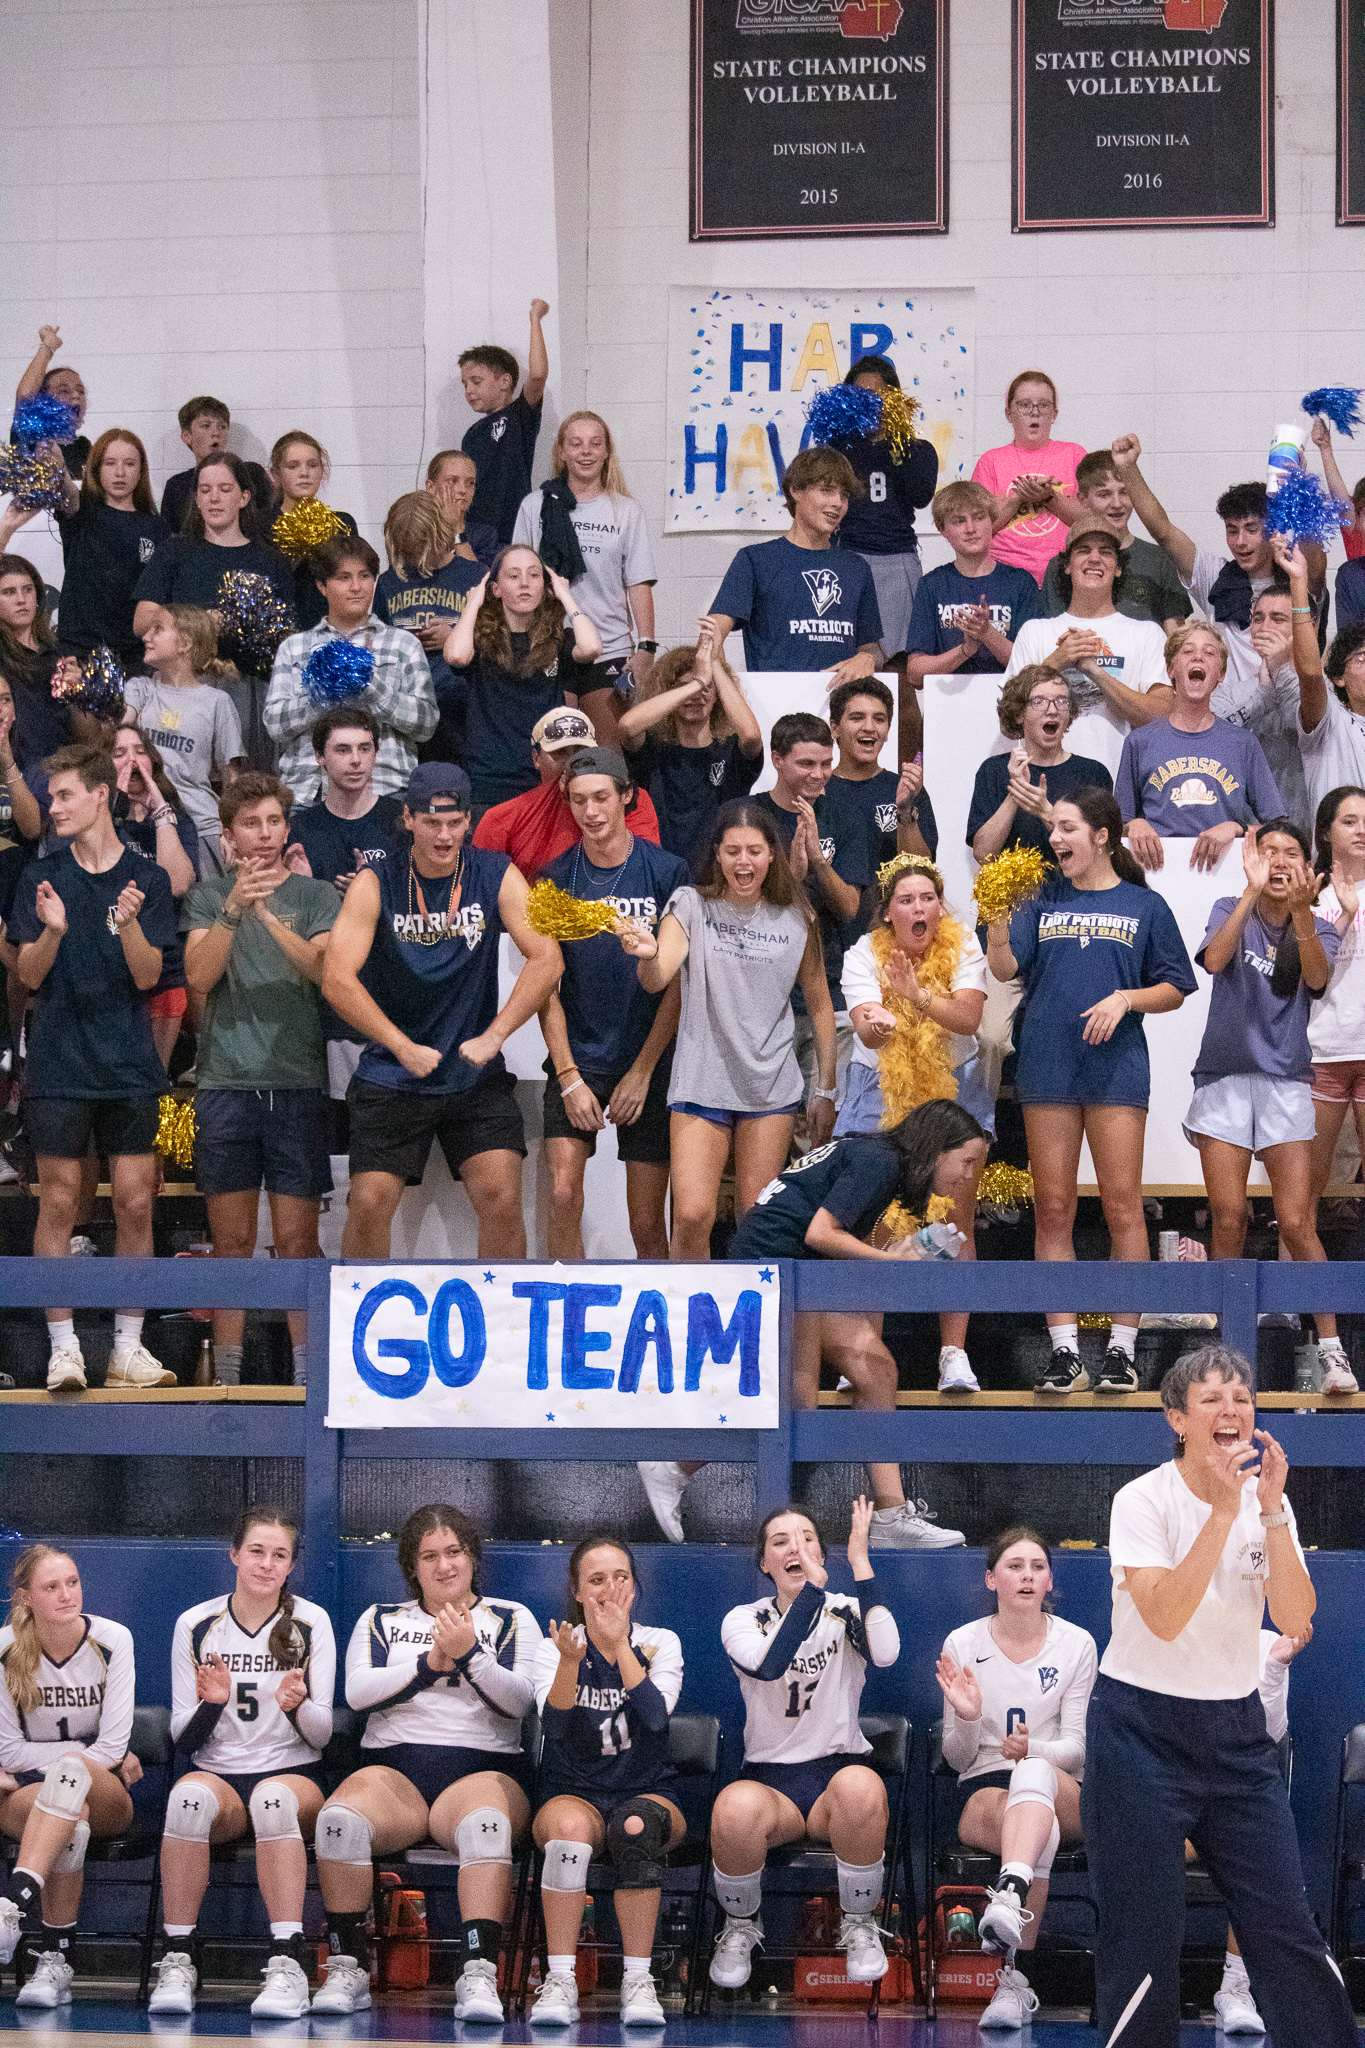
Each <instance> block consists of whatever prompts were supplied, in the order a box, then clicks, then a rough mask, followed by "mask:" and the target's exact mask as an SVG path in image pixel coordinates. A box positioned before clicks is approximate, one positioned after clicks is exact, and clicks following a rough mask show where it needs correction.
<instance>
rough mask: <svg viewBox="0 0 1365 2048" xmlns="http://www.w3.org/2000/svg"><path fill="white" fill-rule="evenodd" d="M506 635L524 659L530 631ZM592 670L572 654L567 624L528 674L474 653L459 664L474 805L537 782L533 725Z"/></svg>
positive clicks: (516, 658)
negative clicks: (548, 657)
mask: <svg viewBox="0 0 1365 2048" xmlns="http://www.w3.org/2000/svg"><path fill="white" fill-rule="evenodd" d="M511 640H512V658H513V660H514V661H522V660H524V659H525V657H526V652H527V649H528V647H529V645H530V637H529V635H528V634H526V633H513V634H512V635H511ZM591 672H592V671H591V664H589V663H587V662H577V661H575V660H574V658H573V629H572V628H570V629H569V631H568V632H567V633H565V635H564V638H563V640H562V641H561V642H560V647H559V653H558V655H557V656H556V657H555V658H554V659H553V660H552V661H551V663H550V665H549V667H548V668H545V669H536V670H535V671H534V672H533V673H532V674H531V675H517V674H516V673H515V672H514V671H513V670H511V669H505V668H493V667H491V666H490V665H489V664H488V663H487V662H485V661H484V659H483V657H482V656H481V655H478V654H476V655H475V656H474V659H473V660H472V661H471V662H470V663H469V666H468V667H467V668H466V669H465V670H464V676H465V687H466V691H467V695H466V699H465V750H464V756H463V765H464V768H465V770H466V773H467V774H468V776H469V780H470V782H471V783H472V784H473V787H474V803H475V805H476V807H478V808H480V809H486V808H487V807H488V806H489V805H490V804H505V803H507V802H508V800H509V799H510V798H512V797H514V796H521V795H523V794H524V792H525V791H526V790H528V789H535V788H536V787H537V785H538V784H539V782H540V775H539V773H538V771H537V769H536V765H535V762H534V761H533V760H532V759H531V731H532V728H533V727H534V726H535V724H536V722H537V720H538V719H541V718H543V717H544V716H545V713H546V712H547V711H553V710H554V708H555V706H556V705H557V704H562V703H563V702H564V692H565V691H566V690H568V691H570V692H571V693H576V692H577V690H578V687H579V683H580V682H581V681H582V680H583V679H584V678H585V677H587V676H589V675H590V674H591Z"/></svg>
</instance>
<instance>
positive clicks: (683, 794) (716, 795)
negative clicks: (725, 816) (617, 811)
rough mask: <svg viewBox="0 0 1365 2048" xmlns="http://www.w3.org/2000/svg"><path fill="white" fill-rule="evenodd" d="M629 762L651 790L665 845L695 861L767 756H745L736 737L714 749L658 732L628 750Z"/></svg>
mask: <svg viewBox="0 0 1365 2048" xmlns="http://www.w3.org/2000/svg"><path fill="white" fill-rule="evenodd" d="M626 761H627V764H628V765H629V768H630V772H631V774H632V775H634V776H635V777H636V778H637V780H638V783H639V786H640V788H641V789H645V790H647V791H648V792H649V799H650V802H651V803H652V804H653V806H654V810H655V814H656V816H657V817H658V820H659V844H660V846H666V847H667V848H668V851H669V852H670V853H676V854H678V855H680V856H681V858H682V859H683V860H686V861H691V860H693V859H695V858H696V855H697V852H698V849H699V844H700V841H701V839H702V837H703V836H704V834H705V832H706V829H707V827H708V826H709V825H710V823H711V820H712V818H714V817H715V815H716V812H717V811H718V810H719V809H720V806H721V805H722V804H728V803H729V802H730V801H731V799H732V798H734V797H740V796H747V795H748V794H749V791H750V790H751V789H752V788H753V786H754V783H755V782H756V781H757V780H758V773H759V770H760V769H761V768H762V766H763V755H762V753H761V752H759V753H757V754H746V753H745V752H744V751H743V750H742V748H741V747H740V744H739V739H738V736H737V735H736V734H734V733H731V734H730V737H729V738H728V739H724V740H712V741H711V743H710V745H709V746H705V747H683V746H680V745H679V744H678V742H677V741H676V740H671V739H669V738H668V737H667V736H666V735H665V734H663V733H660V732H658V731H655V732H647V733H646V734H645V736H644V738H643V739H642V740H641V742H640V744H639V746H637V747H635V748H634V749H630V748H628V749H627V751H626Z"/></svg>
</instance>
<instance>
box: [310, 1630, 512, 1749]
mask: <svg viewBox="0 0 1365 2048" xmlns="http://www.w3.org/2000/svg"><path fill="white" fill-rule="evenodd" d="M469 1618H470V1620H471V1621H472V1622H473V1624H474V1630H475V1633H476V1635H477V1636H478V1639H479V1640H478V1643H477V1645H476V1646H475V1648H474V1649H472V1650H470V1651H469V1653H468V1655H467V1656H464V1657H462V1658H461V1659H460V1661H459V1663H458V1664H457V1665H456V1666H455V1668H454V1670H452V1671H433V1670H432V1668H431V1666H430V1664H429V1663H428V1661H427V1653H428V1651H429V1650H430V1648H431V1637H432V1629H433V1627H434V1623H433V1620H432V1617H431V1615H429V1614H428V1613H427V1612H426V1610H425V1609H424V1608H423V1606H422V1604H421V1602H420V1601H419V1600H400V1601H393V1602H384V1601H380V1602H377V1603H376V1604H375V1605H374V1606H373V1607H367V1608H366V1609H365V1612H364V1613H363V1614H362V1615H361V1617H360V1619H359V1621H358V1622H357V1623H356V1625H355V1627H354V1629H353V1630H352V1631H351V1640H350V1643H349V1645H348V1646H347V1650H346V1703H347V1705H348V1706H352V1707H354V1708H355V1709H356V1711H357V1712H358V1713H368V1714H369V1717H370V1718H369V1721H368V1722H367V1724H366V1727H365V1733H364V1735H363V1736H362V1737H361V1741H360V1746H361V1748H362V1749H388V1748H390V1747H392V1745H393V1744H394V1743H398V1742H420V1743H425V1744H426V1745H428V1746H429V1747H432V1748H441V1749H493V1750H501V1751H502V1752H503V1753H504V1754H506V1755H508V1756H515V1755H516V1754H517V1752H518V1751H519V1750H520V1748H521V1723H522V1717H523V1716H524V1715H525V1713H526V1711H527V1709H528V1708H529V1707H530V1704H531V1701H532V1698H533V1697H534V1694H533V1691H532V1675H533V1671H534V1667H535V1657H536V1650H537V1647H538V1645H539V1643H540V1639H541V1638H540V1624H539V1623H538V1622H537V1620H536V1618H535V1616H534V1614H532V1612H531V1610H530V1608H529V1607H523V1606H522V1604H521V1602H520V1601H519V1600H476V1601H475V1602H474V1603H473V1604H472V1606H471V1607H470V1610H469Z"/></svg>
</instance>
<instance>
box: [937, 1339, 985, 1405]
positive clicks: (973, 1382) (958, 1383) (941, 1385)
mask: <svg viewBox="0 0 1365 2048" xmlns="http://www.w3.org/2000/svg"><path fill="white" fill-rule="evenodd" d="M938 1390H939V1392H940V1394H979V1393H980V1392H981V1382H980V1380H979V1379H978V1378H977V1376H976V1374H975V1373H974V1372H973V1371H972V1362H971V1360H970V1358H968V1356H967V1354H966V1352H965V1351H964V1350H963V1349H962V1348H961V1346H960V1345H958V1344H945V1345H944V1347H943V1349H942V1350H941V1351H940V1352H939V1354H938Z"/></svg>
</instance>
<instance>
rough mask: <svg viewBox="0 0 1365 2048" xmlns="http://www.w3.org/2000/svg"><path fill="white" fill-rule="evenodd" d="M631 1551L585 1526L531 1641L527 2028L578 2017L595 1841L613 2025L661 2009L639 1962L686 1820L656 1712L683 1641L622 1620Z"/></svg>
mask: <svg viewBox="0 0 1365 2048" xmlns="http://www.w3.org/2000/svg"><path fill="white" fill-rule="evenodd" d="M638 1591H639V1587H638V1583H637V1580H636V1575H635V1559H634V1556H633V1555H632V1553H631V1551H630V1549H629V1547H628V1545H626V1544H624V1543H621V1542H619V1541H618V1540H617V1539H616V1538H615V1537H614V1536H589V1537H587V1538H585V1539H584V1541H583V1542H582V1543H580V1544H578V1545H577V1546H576V1547H575V1549H574V1551H573V1554H572V1555H571V1557H570V1558H569V1608H568V1619H567V1620H565V1621H562V1622H558V1623H556V1622H553V1621H552V1622H551V1623H550V1633H549V1636H548V1637H547V1638H545V1639H544V1640H542V1641H541V1642H540V1643H539V1644H538V1646H537V1649H536V1667H535V1686H536V1702H537V1705H538V1706H539V1708H540V1711H541V1716H542V1719H543V1721H544V1728H545V1740H544V1747H543V1749H542V1752H541V1760H540V1777H539V1780H538V1784H537V1792H538V1795H539V1798H540V1806H539V1809H538V1811H537V1813H536V1817H535V1824H534V1834H535V1842H536V1847H537V1848H538V1849H539V1850H540V1851H541V1852H542V1855H543V1856H544V1859H545V1860H544V1866H543V1868H542V1871H541V1878H540V1903H541V1907H542V1909H543V1911H544V1915H545V1943H546V1950H547V1960H548V1963H549V1969H548V1971H547V1973H546V1977H545V1981H544V1983H543V1984H542V1985H541V1987H540V1995H539V1997H538V1998H537V1999H536V2002H535V2004H534V2006H533V2007H532V2008H531V2025H532V2026H533V2027H566V2026H572V2025H573V2023H574V2022H575V2021H576V2020H577V2018H578V1985H577V1983H576V1981H575V1978H574V1951H575V1950H576V1948H577V1947H578V1930H579V1927H580V1925H581V1924H582V1920H583V1907H584V1903H585V1900H586V1897H587V1887H588V1866H589V1864H590V1863H591V1861H592V1858H593V1856H594V1855H599V1856H600V1855H601V1853H602V1851H603V1849H605V1850H606V1851H607V1853H608V1855H609V1856H610V1858H611V1862H612V1865H613V1868H614V1870H615V1873H616V1885H615V1889H614V1891H613V1893H612V1902H613V1905H614V1907H615V1911H616V1919H617V1924H618V1925H619V1927H620V1930H621V1947H622V1950H623V1959H622V1969H621V2024H622V2026H623V2027H656V2028H661V2027H662V2026H663V2024H664V2010H663V2007H662V2006H661V2005H660V2003H659V1995H658V1993H657V1991H656V1990H655V1988H654V1980H653V1978H652V1977H651V1976H650V1973H649V1964H650V1957H651V1955H652V1953H653V1949H654V1929H655V1926H656V1924H657V1922H658V1918H659V1894H660V1889H661V1886H662V1883H663V1875H664V1873H663V1858H664V1857H666V1856H667V1854H668V1852H669V1850H670V1849H673V1848H676V1847H677V1845H678V1843H679V1842H681V1841H682V1840H683V1838H684V1836H685V1835H686V1833H687V1822H686V1821H685V1820H684V1818H683V1816H682V1813H681V1811H680V1810H679V1808H678V1805H677V1803H676V1801H675V1800H674V1799H673V1798H672V1797H671V1796H670V1794H671V1792H672V1790H673V1786H674V1782H675V1780H676V1777H677V1773H676V1771H675V1770H674V1768H673V1766H672V1764H670V1762H669V1761H668V1723H669V1719H670V1716H671V1715H672V1712H673V1709H674V1707H675V1706H676V1705H677V1703H678V1694H679V1693H680V1692H681V1691H682V1681H683V1656H682V1644H681V1643H680V1642H679V1641H678V1638H677V1636H676V1635H675V1634H674V1633H673V1631H672V1629H671V1628H655V1627H652V1626H650V1625H649V1624H648V1623H644V1624H642V1623H640V1622H638V1621H634V1620H632V1619H631V1612H632V1609H633V1608H634V1606H635V1601H636V1597H637V1594H638Z"/></svg>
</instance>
